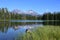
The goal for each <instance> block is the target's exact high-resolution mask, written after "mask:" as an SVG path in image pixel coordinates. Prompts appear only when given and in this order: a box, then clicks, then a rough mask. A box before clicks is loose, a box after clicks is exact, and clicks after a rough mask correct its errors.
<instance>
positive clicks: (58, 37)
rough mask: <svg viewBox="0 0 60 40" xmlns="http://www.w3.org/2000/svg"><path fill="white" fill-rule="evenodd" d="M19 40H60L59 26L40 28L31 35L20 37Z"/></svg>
mask: <svg viewBox="0 0 60 40" xmlns="http://www.w3.org/2000/svg"><path fill="white" fill-rule="evenodd" d="M17 40H60V27H59V26H43V27H38V28H36V30H34V31H32V32H31V33H26V34H25V35H24V36H21V37H18V38H17Z"/></svg>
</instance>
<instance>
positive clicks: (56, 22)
mask: <svg viewBox="0 0 60 40" xmlns="http://www.w3.org/2000/svg"><path fill="white" fill-rule="evenodd" d="M43 25H54V26H60V21H45V22H43Z"/></svg>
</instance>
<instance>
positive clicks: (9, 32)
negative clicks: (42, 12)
mask: <svg viewBox="0 0 60 40" xmlns="http://www.w3.org/2000/svg"><path fill="white" fill-rule="evenodd" d="M43 25H60V21H46V20H45V21H43V20H10V21H8V22H6V21H4V22H3V21H1V22H0V40H15V39H16V38H17V37H18V36H19V35H20V36H22V35H24V34H25V33H26V32H25V31H26V29H30V30H31V31H32V29H35V28H36V27H42V26H43Z"/></svg>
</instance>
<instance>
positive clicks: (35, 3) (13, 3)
mask: <svg viewBox="0 0 60 40" xmlns="http://www.w3.org/2000/svg"><path fill="white" fill-rule="evenodd" d="M3 7H4V8H8V9H9V10H10V11H12V10H14V9H19V10H22V11H27V10H34V11H36V12H37V13H39V14H43V13H44V12H54V11H56V12H58V11H60V0H0V8H3Z"/></svg>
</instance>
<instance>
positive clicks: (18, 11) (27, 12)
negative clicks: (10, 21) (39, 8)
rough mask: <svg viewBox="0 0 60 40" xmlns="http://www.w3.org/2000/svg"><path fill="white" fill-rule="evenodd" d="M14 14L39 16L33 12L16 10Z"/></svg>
mask: <svg viewBox="0 0 60 40" xmlns="http://www.w3.org/2000/svg"><path fill="white" fill-rule="evenodd" d="M12 13H14V14H16V13H18V14H26V15H32V16H37V15H38V13H37V12H35V11H33V10H28V11H25V12H24V11H21V10H18V9H15V10H13V11H12Z"/></svg>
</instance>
